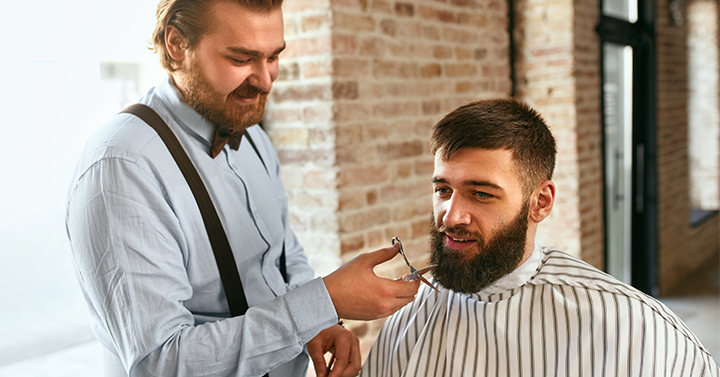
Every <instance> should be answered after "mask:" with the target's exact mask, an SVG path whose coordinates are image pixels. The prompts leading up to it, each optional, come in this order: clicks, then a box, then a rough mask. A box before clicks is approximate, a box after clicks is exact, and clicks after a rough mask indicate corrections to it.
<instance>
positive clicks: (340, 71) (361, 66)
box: [332, 58, 371, 78]
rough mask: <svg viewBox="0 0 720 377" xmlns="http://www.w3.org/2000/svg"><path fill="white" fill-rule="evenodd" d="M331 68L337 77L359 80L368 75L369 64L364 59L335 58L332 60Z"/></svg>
mask: <svg viewBox="0 0 720 377" xmlns="http://www.w3.org/2000/svg"><path fill="white" fill-rule="evenodd" d="M332 66H333V73H334V74H335V76H337V77H355V78H360V77H363V76H366V75H368V74H369V73H370V67H371V64H370V62H368V61H367V60H365V59H355V58H347V59H345V58H337V59H334V60H333V63H332Z"/></svg>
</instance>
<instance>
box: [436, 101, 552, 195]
mask: <svg viewBox="0 0 720 377" xmlns="http://www.w3.org/2000/svg"><path fill="white" fill-rule="evenodd" d="M431 143H432V153H433V154H436V153H440V157H441V158H442V159H444V160H447V159H449V158H450V157H451V156H452V154H453V153H455V152H457V151H458V150H460V149H463V148H481V149H489V150H497V149H505V150H509V151H511V152H512V154H513V160H514V162H515V166H516V167H517V169H518V176H519V178H520V182H521V184H522V185H523V192H524V193H525V195H529V194H531V193H532V191H533V190H534V189H535V188H536V187H537V186H538V185H539V184H540V183H542V182H544V181H546V180H550V179H552V175H553V170H554V169H555V156H556V154H557V147H556V144H555V138H554V137H553V135H552V133H551V132H550V130H549V129H548V127H547V125H546V124H545V121H544V120H543V119H542V117H541V116H540V114H538V112H536V111H535V110H533V109H532V108H531V107H530V106H529V105H528V104H527V103H525V102H522V101H520V100H517V99H514V98H493V99H483V100H479V101H475V102H471V103H469V104H467V105H464V106H461V107H459V108H457V109H456V110H454V111H452V112H451V113H449V114H448V115H446V116H445V117H444V118H443V119H442V120H440V122H438V123H437V124H436V125H435V126H434V127H433V131H432V137H431Z"/></svg>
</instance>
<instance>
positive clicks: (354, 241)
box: [340, 236, 365, 254]
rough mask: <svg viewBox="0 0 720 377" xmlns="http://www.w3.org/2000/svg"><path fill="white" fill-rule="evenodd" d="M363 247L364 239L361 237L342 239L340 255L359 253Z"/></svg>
mask: <svg viewBox="0 0 720 377" xmlns="http://www.w3.org/2000/svg"><path fill="white" fill-rule="evenodd" d="M364 247H365V237H363V236H352V237H343V238H342V240H341V241H340V253H341V254H348V253H352V252H356V251H360V250H362V249H363V248H364Z"/></svg>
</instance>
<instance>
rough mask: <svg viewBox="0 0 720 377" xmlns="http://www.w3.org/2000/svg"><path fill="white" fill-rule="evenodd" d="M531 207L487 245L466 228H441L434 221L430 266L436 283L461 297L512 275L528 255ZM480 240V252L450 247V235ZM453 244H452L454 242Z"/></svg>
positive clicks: (496, 233)
mask: <svg viewBox="0 0 720 377" xmlns="http://www.w3.org/2000/svg"><path fill="white" fill-rule="evenodd" d="M528 212H529V206H528V205H527V204H526V205H524V206H523V207H522V209H521V210H520V213H518V215H517V217H515V219H514V220H512V221H511V222H510V223H509V224H507V225H505V226H504V227H502V228H501V229H500V230H498V231H497V232H495V234H494V236H493V238H492V239H490V240H487V241H485V240H484V239H483V237H482V236H481V235H480V234H479V233H473V232H470V231H468V230H466V229H464V228H462V227H453V228H448V227H446V226H444V225H441V226H440V227H438V226H437V224H435V220H434V219H433V222H432V225H431V227H430V263H431V264H436V265H437V266H435V268H433V276H434V277H435V280H436V281H437V282H438V283H440V284H441V285H442V286H444V287H446V288H448V289H451V290H453V291H455V292H461V293H476V292H479V291H481V290H482V289H483V288H485V287H487V286H489V285H490V284H492V283H494V282H495V281H497V280H498V279H500V278H501V277H503V276H505V275H507V274H509V273H510V272H512V271H513V270H514V269H515V268H516V267H517V266H518V265H519V264H520V261H521V260H522V259H523V255H524V254H525V237H526V234H527V228H528ZM448 233H451V234H453V235H456V236H462V237H463V238H470V239H474V240H476V243H477V252H474V253H472V254H471V255H467V254H466V252H464V251H458V250H454V249H452V248H450V247H448V246H447V238H448V237H449V236H448V235H447V234H448ZM451 242H452V241H451Z"/></svg>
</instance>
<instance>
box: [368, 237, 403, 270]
mask: <svg viewBox="0 0 720 377" xmlns="http://www.w3.org/2000/svg"><path fill="white" fill-rule="evenodd" d="M399 252H400V244H397V243H396V244H395V245H393V246H390V247H385V248H382V249H378V250H375V251H371V252H369V253H366V254H363V255H362V256H361V257H362V258H363V259H364V262H366V263H368V264H369V265H370V266H372V267H375V266H377V265H378V264H380V263H383V262H387V261H389V260H390V259H393V258H394V257H395V256H396V255H398V253H399Z"/></svg>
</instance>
